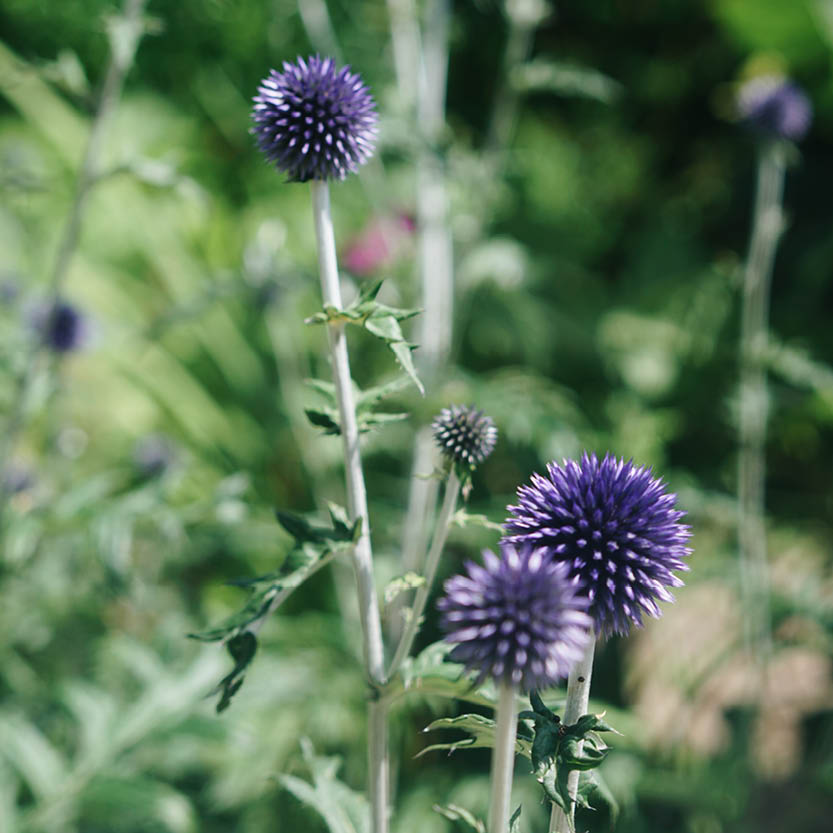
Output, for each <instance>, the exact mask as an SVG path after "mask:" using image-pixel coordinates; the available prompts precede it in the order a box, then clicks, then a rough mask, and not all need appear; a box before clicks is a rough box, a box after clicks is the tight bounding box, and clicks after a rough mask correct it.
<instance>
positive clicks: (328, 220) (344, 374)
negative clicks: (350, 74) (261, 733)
mask: <svg viewBox="0 0 833 833" xmlns="http://www.w3.org/2000/svg"><path fill="white" fill-rule="evenodd" d="M311 190H312V204H313V215H314V218H315V234H316V240H317V243H318V265H319V270H320V276H321V292H322V296H323V300H324V305H325V306H333V307H335V308H336V309H342V307H343V304H342V300H341V288H340V286H339V279H338V266H337V263H336V248H335V235H334V233H333V222H332V217H331V215H330V192H329V187H328V185H327V182H326V181H321V180H313V181H312V182H311ZM327 336H328V339H329V343H330V356H331V359H332V366H333V379H334V382H335V388H336V398H337V400H338V410H339V417H340V424H341V439H342V444H343V448H344V468H345V477H346V481H347V511H348V513H349V515H350V518H351V520H354V521H355V520H360V521H361V533H360V535H359V540H358V541H357V542H356V546H355V547H354V548H353V569H354V572H355V575H356V585H357V589H358V600H359V616H360V619H361V624H362V636H363V645H362V647H363V653H364V661H365V669H366V671H367V676H368V679H369V680H370V683H371V685H372V686H373V687H374V692H373V695H374V696H376V691H375V689H376V688H378V687H379V686H380V685H382V683H383V682H384V675H385V657H384V647H383V644H382V625H381V619H380V616H379V600H378V598H377V595H376V586H375V582H374V577H373V553H372V550H371V545H370V520H369V517H368V511H367V491H366V489H365V484H364V472H363V471H362V461H361V454H360V449H359V429H358V424H357V421H356V405H355V401H354V399H353V381H352V379H351V377H350V359H349V356H348V353H347V339H346V336H345V332H344V322H342V321H332V322H330V323H329V324H328V325H327ZM380 713H381V717H380ZM368 722H369V725H368V770H369V776H368V778H369V792H370V801H371V807H372V819H373V828H372V829H373V830H374V833H386V831H387V827H388V818H387V816H388V806H387V805H388V748H387V725H386V717H385V714H384V708H383V707H380V706H379V704H378V702H377V701H375V700H374V701H371V703H370V706H369V709H368ZM382 723H385V725H384V726H383V725H382Z"/></svg>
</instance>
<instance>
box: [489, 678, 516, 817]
mask: <svg viewBox="0 0 833 833" xmlns="http://www.w3.org/2000/svg"><path fill="white" fill-rule="evenodd" d="M516 693H517V686H514V685H512V684H511V683H509V682H507V681H505V680H501V681H500V683H499V684H498V703H497V717H496V720H495V723H496V725H495V748H494V751H493V752H492V778H491V803H490V804H489V833H507V831H508V830H509V809H510V800H511V796H512V773H513V772H514V769H515V736H516V735H517V731H518V708H517V705H516V703H515V695H516Z"/></svg>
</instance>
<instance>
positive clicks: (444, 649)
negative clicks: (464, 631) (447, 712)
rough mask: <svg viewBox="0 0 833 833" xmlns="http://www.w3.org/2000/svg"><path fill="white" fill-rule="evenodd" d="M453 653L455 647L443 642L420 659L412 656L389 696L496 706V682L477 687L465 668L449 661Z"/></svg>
mask: <svg viewBox="0 0 833 833" xmlns="http://www.w3.org/2000/svg"><path fill="white" fill-rule="evenodd" d="M450 650H451V646H450V645H449V644H448V643H447V642H444V641H442V640H441V641H439V642H434V643H433V644H432V645H429V646H428V647H427V648H425V649H424V650H423V651H422V652H421V653H420V654H419V655H418V656H416V657H408V659H406V660H405V661H404V662H403V663H402V666H401V668H400V671H399V673H398V674H397V675H396V677H394V679H393V680H391V682H390V683H389V684H388V686H387V691H388V693H389V695H390V696H391V697H393V698H397V697H401V696H403V695H405V694H414V693H419V694H424V695H437V696H440V697H448V698H449V699H455V700H465V701H467V702H469V703H476V704H477V705H480V706H494V704H495V703H496V702H497V692H496V690H495V686H494V683H492V682H486V683H484V684H483V685H481V686H479V687H475V686H474V684H473V682H472V680H471V678H470V677H469V676H468V675H467V674H466V673H465V669H464V667H463V666H462V665H460V664H459V663H456V662H448V661H447V659H446V657H447V655H448V652H449V651H450Z"/></svg>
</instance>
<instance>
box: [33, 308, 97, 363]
mask: <svg viewBox="0 0 833 833" xmlns="http://www.w3.org/2000/svg"><path fill="white" fill-rule="evenodd" d="M34 317H35V325H36V326H37V328H38V329H39V330H40V334H41V339H42V340H43V343H44V345H45V346H46V347H48V348H49V349H50V350H54V351H55V352H56V353H70V352H72V351H73V350H78V349H79V348H80V347H83V345H84V343H85V342H86V340H87V336H88V334H89V327H88V325H87V320H86V318H85V316H84V315H83V314H82V313H81V311H80V310H79V309H78V308H77V307H75V306H73V305H72V304H70V303H68V302H67V301H57V302H56V303H55V304H53V305H52V306H44V307H42V308H41V309H39V310H37V311H36V313H35V316H34Z"/></svg>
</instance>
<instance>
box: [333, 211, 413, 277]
mask: <svg viewBox="0 0 833 833" xmlns="http://www.w3.org/2000/svg"><path fill="white" fill-rule="evenodd" d="M414 228H415V225H414V221H413V218H411V217H410V216H408V215H407V214H399V215H398V216H396V217H376V218H374V219H373V220H371V221H370V222H369V223H368V224H367V225H366V226H365V227H364V229H362V231H360V232H359V234H357V235H356V236H355V237H354V238H353V239H352V240H351V241H350V242H349V243H348V244H347V247H346V249H345V251H344V256H343V258H342V260H343V262H344V265H345V267H346V268H347V269H348V270H349V271H350V272H352V273H353V274H354V275H360V276H364V275H371V274H373V273H374V272H377V271H378V270H379V269H381V268H383V267H385V266H389V265H390V264H391V263H393V262H394V261H395V260H396V259H397V258H398V257H399V256H400V255H401V254H402V252H403V250H405V249H406V248H407V244H408V242H409V241H410V239H411V238H412V237H413V233H414Z"/></svg>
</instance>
